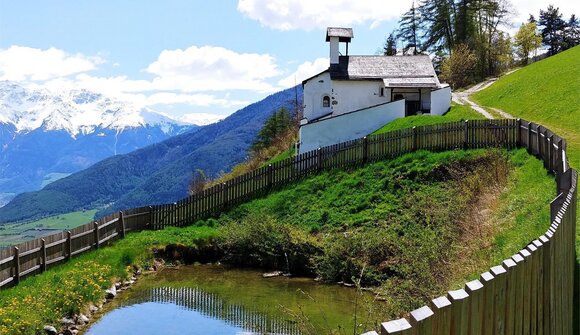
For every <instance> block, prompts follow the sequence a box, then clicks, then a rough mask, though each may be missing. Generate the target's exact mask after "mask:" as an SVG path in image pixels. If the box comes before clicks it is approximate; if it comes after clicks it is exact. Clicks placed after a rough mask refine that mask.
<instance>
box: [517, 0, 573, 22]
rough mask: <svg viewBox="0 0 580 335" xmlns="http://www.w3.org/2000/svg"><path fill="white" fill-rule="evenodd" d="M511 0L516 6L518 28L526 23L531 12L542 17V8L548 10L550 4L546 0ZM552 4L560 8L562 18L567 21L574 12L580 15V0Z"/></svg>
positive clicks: (566, 0)
mask: <svg viewBox="0 0 580 335" xmlns="http://www.w3.org/2000/svg"><path fill="white" fill-rule="evenodd" d="M511 2H512V5H513V7H514V8H515V13H514V14H515V17H514V18H513V23H514V25H515V27H516V28H519V26H520V24H521V23H525V22H526V21H527V20H528V17H529V16H530V14H532V15H534V17H535V18H536V20H537V19H538V18H539V17H540V9H542V10H546V9H547V8H548V5H549V4H550V2H546V1H544V0H512V1H511ZM552 4H553V5H554V7H557V8H560V13H562V14H563V17H562V18H563V19H564V20H566V21H568V19H569V18H570V15H572V14H576V15H580V1H578V0H559V1H558V2H557V3H552Z"/></svg>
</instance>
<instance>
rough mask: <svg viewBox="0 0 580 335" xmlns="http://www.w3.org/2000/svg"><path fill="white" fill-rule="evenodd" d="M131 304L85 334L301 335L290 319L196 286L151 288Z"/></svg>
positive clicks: (110, 314) (113, 313)
mask: <svg viewBox="0 0 580 335" xmlns="http://www.w3.org/2000/svg"><path fill="white" fill-rule="evenodd" d="M131 303H132V304H131V305H130V306H125V307H122V308H118V309H116V310H114V311H112V312H111V313H109V314H107V315H105V316H104V317H103V318H102V319H101V320H99V322H98V323H96V324H95V325H94V326H92V327H91V329H90V330H89V331H88V332H87V334H90V335H101V334H280V335H299V334H301V333H300V331H299V329H298V327H297V325H296V323H295V322H292V321H291V320H288V319H286V318H282V317H280V316H279V315H276V314H274V313H270V314H266V313H261V312H258V311H255V310H252V309H251V308H248V307H247V306H241V305H236V304H230V303H228V302H227V301H224V300H223V299H220V298H219V296H217V295H216V294H212V293H208V292H204V291H203V290H201V289H199V288H174V287H158V288H152V289H149V290H148V291H147V294H146V295H140V296H139V298H137V299H135V300H131Z"/></svg>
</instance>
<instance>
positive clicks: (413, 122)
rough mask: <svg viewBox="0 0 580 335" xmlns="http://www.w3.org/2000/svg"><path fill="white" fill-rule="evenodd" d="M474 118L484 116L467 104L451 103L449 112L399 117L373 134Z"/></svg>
mask: <svg viewBox="0 0 580 335" xmlns="http://www.w3.org/2000/svg"><path fill="white" fill-rule="evenodd" d="M476 119H484V117H483V115H481V114H479V113H478V112H476V111H474V110H473V109H471V107H469V106H464V105H458V104H455V103H453V104H452V105H451V109H450V110H449V112H447V113H445V114H444V115H442V116H431V115H415V116H409V117H405V118H401V119H396V120H394V121H392V122H389V123H387V124H386V125H384V126H383V127H382V128H380V129H378V130H377V131H375V132H374V133H373V134H381V133H386V132H388V131H392V130H397V129H402V128H409V127H414V126H427V125H431V124H436V123H441V122H451V121H462V120H476Z"/></svg>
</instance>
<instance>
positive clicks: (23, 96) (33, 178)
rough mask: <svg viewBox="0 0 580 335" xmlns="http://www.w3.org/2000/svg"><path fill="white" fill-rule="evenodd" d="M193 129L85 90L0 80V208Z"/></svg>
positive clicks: (191, 125) (143, 109)
mask: <svg viewBox="0 0 580 335" xmlns="http://www.w3.org/2000/svg"><path fill="white" fill-rule="evenodd" d="M196 128H198V126H196V125H193V124H189V123H184V122H180V121H177V120H174V119H172V118H170V117H168V116H166V115H163V114H161V113H158V112H156V111H154V110H151V109H148V108H136V107H134V106H132V105H131V104H127V103H125V102H121V101H118V100H115V99H111V98H109V97H106V96H104V95H102V94H99V93H94V92H90V91H87V90H72V91H62V92H52V91H49V90H47V89H44V88H36V89H30V88H27V87H24V86H22V85H20V84H19V83H16V82H10V81H0V206H2V205H4V204H5V203H6V202H7V201H8V200H10V199H11V198H12V197H13V196H14V195H15V194H17V193H21V192H26V191H34V190H38V189H40V188H42V187H43V186H45V185H47V184H49V183H50V182H53V181H55V180H57V179H59V178H62V177H65V176H67V175H69V174H71V173H74V172H77V171H80V170H82V169H85V168H87V167H89V166H91V165H93V164H94V163H96V162H98V161H100V160H102V159H104V158H107V157H110V156H113V155H117V154H124V153H128V152H131V151H134V150H136V149H139V148H142V147H144V146H147V145H150V144H153V143H157V142H160V141H162V140H165V139H167V138H169V137H172V136H175V135H178V134H181V133H184V132H186V131H194V130H195V129H196Z"/></svg>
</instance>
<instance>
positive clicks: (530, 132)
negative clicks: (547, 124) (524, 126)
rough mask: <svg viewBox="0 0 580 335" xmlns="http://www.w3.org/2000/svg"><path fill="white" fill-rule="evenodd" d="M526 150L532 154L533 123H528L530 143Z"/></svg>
mask: <svg viewBox="0 0 580 335" xmlns="http://www.w3.org/2000/svg"><path fill="white" fill-rule="evenodd" d="M526 149H528V152H529V153H532V152H533V150H532V122H530V121H528V143H526Z"/></svg>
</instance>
